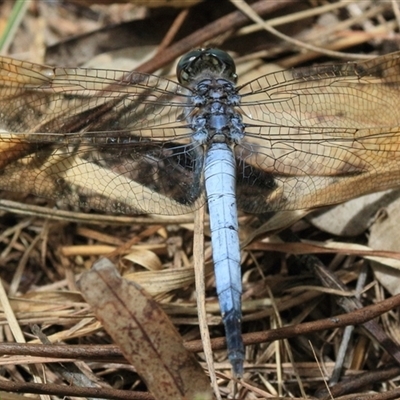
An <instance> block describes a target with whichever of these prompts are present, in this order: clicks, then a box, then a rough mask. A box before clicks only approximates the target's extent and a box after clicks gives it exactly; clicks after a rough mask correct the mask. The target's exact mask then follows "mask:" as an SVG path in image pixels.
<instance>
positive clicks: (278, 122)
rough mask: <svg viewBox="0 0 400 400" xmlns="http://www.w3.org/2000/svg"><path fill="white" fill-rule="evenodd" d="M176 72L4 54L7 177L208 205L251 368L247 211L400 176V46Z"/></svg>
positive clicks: (144, 205) (36, 188)
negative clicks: (257, 68) (280, 65)
mask: <svg viewBox="0 0 400 400" xmlns="http://www.w3.org/2000/svg"><path fill="white" fill-rule="evenodd" d="M177 77H178V81H179V83H177V82H174V81H172V80H168V79H165V78H161V77H158V76H154V75H148V74H143V73H136V72H129V73H127V72H123V71H116V70H101V69H81V68H52V67H46V66H41V65H37V64H31V63H28V62H23V61H18V60H15V59H11V58H6V57H0V153H1V156H0V171H1V173H0V188H1V189H5V190H11V191H21V192H26V193H32V194H34V195H37V196H42V197H46V198H52V199H56V200H62V201H64V202H66V203H67V204H71V205H74V206H80V207H83V208H86V209H87V208H91V209H97V210H103V211H105V212H110V213H122V214H167V215H178V214H185V213H191V212H193V211H195V210H196V209H198V208H199V207H201V206H202V205H204V204H207V207H208V212H209V216H210V230H211V235H212V236H211V238H212V250H213V260H214V269H215V277H216V290H217V293H218V297H219V303H220V308H221V313H222V316H223V322H224V326H225V331H226V337H227V348H228V357H229V360H230V362H231V364H232V367H233V372H234V374H235V375H237V376H241V375H242V374H243V362H244V346H243V341H242V336H241V320H242V313H241V293H242V286H241V271H240V243H239V236H238V210H241V211H243V212H245V213H251V214H263V213H270V212H281V211H296V210H305V211H308V210H312V209H315V208H318V207H321V206H326V205H331V204H337V203H340V202H343V201H346V200H348V199H351V198H354V197H357V196H361V195H363V194H366V193H369V192H375V191H380V190H385V189H388V188H391V187H395V186H398V184H399V182H400V161H399V160H400V142H399V140H398V139H399V136H400V128H399V127H400V112H399V111H398V101H399V100H400V95H399V93H400V91H399V89H400V53H393V54H389V55H386V56H382V57H377V58H375V59H372V60H370V61H363V62H359V63H343V64H333V65H321V66H315V67H306V68H298V69H293V70H290V71H280V72H275V73H271V74H268V75H264V76H261V77H259V78H258V79H255V80H253V81H251V82H248V83H246V84H243V85H241V86H237V84H236V81H237V75H236V71H235V64H234V61H233V59H232V58H231V57H230V56H229V55H228V54H227V53H225V52H223V51H221V50H218V49H200V50H195V51H193V52H190V53H189V54H187V55H185V56H184V57H183V58H182V59H181V60H180V62H179V64H178V67H177Z"/></svg>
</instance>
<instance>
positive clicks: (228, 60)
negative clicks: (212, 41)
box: [207, 49, 236, 74]
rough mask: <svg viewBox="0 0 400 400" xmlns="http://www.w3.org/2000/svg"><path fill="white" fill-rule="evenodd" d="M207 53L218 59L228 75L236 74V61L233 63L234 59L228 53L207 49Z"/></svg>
mask: <svg viewBox="0 0 400 400" xmlns="http://www.w3.org/2000/svg"><path fill="white" fill-rule="evenodd" d="M207 53H208V54H209V55H210V56H212V57H213V58H214V59H216V60H217V61H218V63H219V64H220V65H223V66H224V67H225V71H226V72H227V73H228V74H235V72H236V65H235V61H233V58H232V57H231V56H230V55H229V54H228V53H227V52H226V51H223V50H220V49H207Z"/></svg>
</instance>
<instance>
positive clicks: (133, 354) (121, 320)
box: [79, 258, 213, 400]
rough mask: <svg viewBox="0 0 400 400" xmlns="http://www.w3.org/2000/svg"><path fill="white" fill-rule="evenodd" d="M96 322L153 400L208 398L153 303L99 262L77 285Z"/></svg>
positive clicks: (199, 374)
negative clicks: (101, 326) (144, 383)
mask: <svg viewBox="0 0 400 400" xmlns="http://www.w3.org/2000/svg"><path fill="white" fill-rule="evenodd" d="M79 287H80V289H81V291H82V294H83V296H84V297H85V299H86V300H87V302H88V303H89V304H90V305H91V306H92V308H93V311H94V313H95V314H96V316H97V318H98V319H99V320H100V321H101V322H102V324H103V326H104V328H105V329H106V331H107V332H108V333H109V335H110V336H111V337H112V338H113V340H114V341H115V343H116V344H117V345H118V346H119V347H120V348H121V351H122V353H123V354H124V356H125V357H126V359H127V360H128V361H129V362H130V363H131V364H132V365H133V366H134V367H135V368H136V370H137V372H138V373H139V375H140V376H141V377H142V378H143V379H144V380H145V382H146V384H147V387H148V389H149V390H150V392H151V393H152V394H153V395H154V397H155V398H156V399H160V400H163V399H166V400H167V399H177V400H178V399H195V398H200V397H199V396H201V398H204V399H211V398H213V397H212V391H211V388H210V384H209V381H208V378H207V376H206V375H205V374H204V372H203V370H202V368H201V367H200V365H199V364H198V363H197V361H196V359H195V357H194V356H193V354H192V353H190V352H188V351H187V350H185V348H184V347H183V344H182V339H181V337H180V335H179V333H178V332H177V331H176V329H175V327H174V326H173V325H172V323H171V321H170V320H169V319H168V317H167V316H166V314H165V313H164V312H163V311H162V309H161V308H160V307H159V306H158V304H157V303H156V302H155V301H154V300H153V299H152V298H151V297H150V296H149V295H148V294H147V293H146V292H145V291H144V290H143V289H142V288H141V287H140V286H139V285H137V284H136V283H134V282H128V281H126V280H125V279H122V278H121V276H119V275H118V273H117V270H116V269H115V266H114V264H112V263H111V261H109V260H108V259H106V258H104V259H102V260H100V261H99V262H97V263H96V264H95V265H94V266H93V268H92V270H91V271H89V272H87V273H85V274H84V275H83V276H82V278H81V279H80V281H79Z"/></svg>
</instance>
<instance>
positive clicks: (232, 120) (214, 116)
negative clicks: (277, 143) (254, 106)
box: [189, 78, 244, 144]
mask: <svg viewBox="0 0 400 400" xmlns="http://www.w3.org/2000/svg"><path fill="white" fill-rule="evenodd" d="M192 90H193V93H194V96H192V98H191V101H190V103H191V104H192V106H194V107H195V108H196V111H195V112H194V113H192V115H191V118H190V121H189V122H190V125H191V128H192V130H193V136H192V137H193V140H195V141H197V142H199V143H202V144H206V143H211V142H226V143H228V144H233V143H236V144H237V143H239V142H240V141H241V140H242V138H243V137H244V124H243V122H242V116H241V114H240V113H239V111H238V110H237V106H238V105H239V103H240V96H239V95H238V94H237V91H236V88H235V86H234V84H233V83H232V82H230V81H228V80H226V79H222V78H206V79H202V80H200V81H199V82H198V84H197V85H196V86H195V87H193V89H192Z"/></svg>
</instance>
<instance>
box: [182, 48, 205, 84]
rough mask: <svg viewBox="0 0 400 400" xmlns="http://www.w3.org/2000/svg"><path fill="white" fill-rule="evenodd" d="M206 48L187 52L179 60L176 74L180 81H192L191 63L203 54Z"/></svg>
mask: <svg viewBox="0 0 400 400" xmlns="http://www.w3.org/2000/svg"><path fill="white" fill-rule="evenodd" d="M203 52H204V50H203V49H200V50H193V51H191V52H190V53H187V54H185V55H184V56H183V57H182V58H181V59H180V60H179V62H178V65H177V67H176V76H177V77H178V80H179V82H180V83H182V84H184V83H188V82H189V81H190V75H191V73H190V70H191V64H192V63H193V62H194V61H195V60H197V59H198V58H199V57H200V56H201V55H202V54H203Z"/></svg>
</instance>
